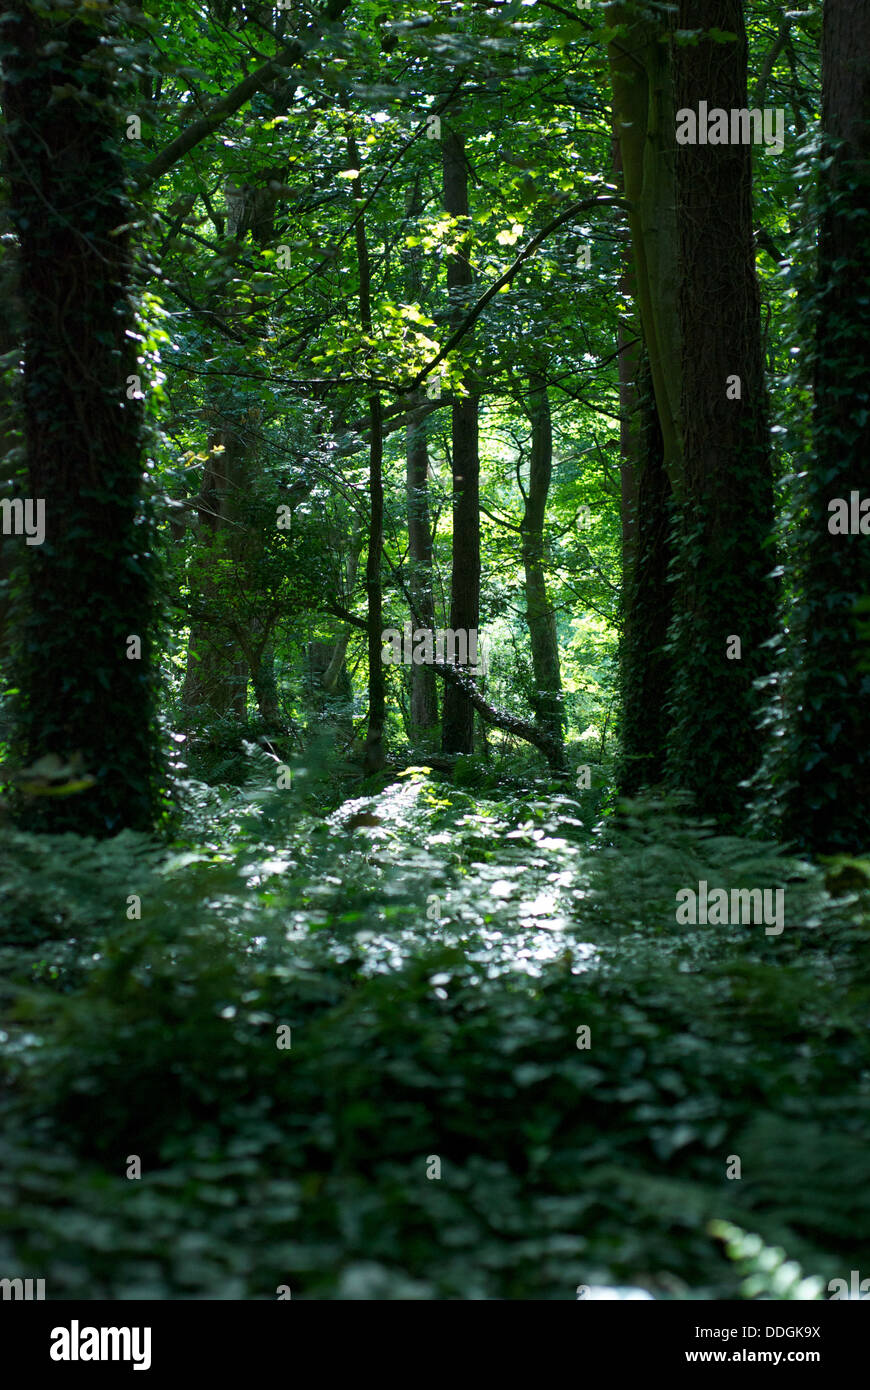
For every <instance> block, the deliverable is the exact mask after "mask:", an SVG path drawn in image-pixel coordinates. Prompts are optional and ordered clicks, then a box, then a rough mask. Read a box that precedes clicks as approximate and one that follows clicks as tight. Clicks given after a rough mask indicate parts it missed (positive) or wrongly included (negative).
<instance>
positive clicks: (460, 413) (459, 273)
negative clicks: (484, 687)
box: [441, 112, 480, 753]
mask: <svg viewBox="0 0 870 1390" xmlns="http://www.w3.org/2000/svg"><path fill="white" fill-rule="evenodd" d="M454 120H455V122H456V124H455V125H451V126H450V127H448V126H447V125H446V123H445V126H444V133H443V139H442V151H443V177H444V208H445V211H446V212H447V213H448V214H449V216H450V217H453V218H456V219H457V223H458V228H459V232H460V234H461V235H462V241H461V243H460V246H459V248H458V250H457V251H456V252H455V253H454V254H453V255H451V256H450V257H449V259H448V263H447V290H448V295H449V297H450V314H451V318H452V319H453V320H454V321H458V320H459V319H460V318H461V317H462V314H463V311H464V310H465V309H467V307H468V294H469V291H470V289H471V286H472V283H473V278H474V277H473V274H472V269H471V261H470V259H469V237H470V224H469V217H468V165H467V163H466V158H465V147H464V142H463V139H462V136H461V134H460V133H459V129H458V123H459V121H460V120H461V115H460V114H459V113H458V112H456V113H455V115H454ZM478 412H479V400H478V397H477V396H474V395H466V396H463V397H462V398H461V399H459V400H457V401H455V402H454V405H453V418H452V433H453V455H452V470H453V562H452V569H451V586H450V627H451V629H452V630H453V631H454V632H457V631H464V632H466V633H471V632H472V631H473V632H477V630H478V625H479V622H480V457H479V453H478ZM469 646H470V639H469ZM441 748H442V752H444V753H473V752H474V710H473V707H472V704H471V702H470V701H468V700H464V699H462V698H461V695H460V693H459V689H458V687H457V686H456V685H455V684H449V685H448V686H447V688H446V689H445V691H444V707H443V713H442V723H441Z"/></svg>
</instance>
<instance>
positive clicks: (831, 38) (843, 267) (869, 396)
mask: <svg viewBox="0 0 870 1390" xmlns="http://www.w3.org/2000/svg"><path fill="white" fill-rule="evenodd" d="M822 129H823V133H824V136H825V139H826V142H827V148H826V150H825V154H826V155H827V156H828V157H829V158H830V159H831V162H830V163H829V164H828V165H827V167H825V165H824V164H823V165H822V172H821V174H820V179H821V227H820V234H819V261H818V292H817V295H816V298H815V304H814V306H812V307H813V308H814V310H815V314H816V344H815V347H816V352H815V371H814V376H815V382H814V385H815V392H814V410H815V416H814V422H813V434H814V445H813V458H812V461H811V463H810V467H809V470H808V476H807V516H808V520H807V528H806V532H805V537H804V540H805V553H806V570H805V573H804V576H803V585H804V593H803V596H802V605H801V607H802V613H801V617H800V624H799V625H800V629H801V631H800V635H801V645H800V656H801V663H802V678H801V679H800V680H799V682H798V687H799V703H798V707H797V713H796V716H795V723H794V727H793V728H792V730H791V731H790V737H791V740H792V741H793V753H792V759H791V764H792V765H791V769H790V770H791V776H790V779H789V785H788V788H787V791H786V798H785V801H786V806H785V816H784V830H785V833H786V834H787V835H789V836H792V837H794V838H795V839H796V840H797V841H798V842H799V843H800V844H802V845H804V846H807V847H809V848H812V849H815V850H818V851H827V852H829V853H832V852H835V851H847V852H851V853H856V852H858V851H860V850H866V849H867V847H868V845H870V642H868V628H867V626H866V624H867V621H868V618H870V612H868V607H870V602H868V601H870V534H868V531H870V520H868V515H867V513H866V512H865V514H864V516H863V525H864V528H865V529H864V532H863V533H862V532H861V522H862V518H861V516H860V513H858V516H857V517H855V516H854V513H853V508H854V504H855V503H856V502H857V505H858V507H860V505H861V502H862V501H864V502H865V504H866V500H867V498H868V497H870V487H868V480H870V352H868V344H870V299H868V295H867V290H866V282H867V274H868V266H870V0H849V3H848V4H846V3H845V2H844V0H826V3H825V8H824V22H823V32H822ZM838 503H839V505H838ZM847 518H848V520H847ZM856 520H857V522H858V529H857V530H856V529H854V523H855V521H856ZM832 527H833V528H835V529H834V530H833V531H832V529H831V528H832ZM859 604H860V605H862V606H861V607H858V606H857V605H859ZM862 619H863V621H862ZM788 736H789V735H788V734H787V737H788Z"/></svg>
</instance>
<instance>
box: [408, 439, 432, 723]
mask: <svg viewBox="0 0 870 1390" xmlns="http://www.w3.org/2000/svg"><path fill="white" fill-rule="evenodd" d="M405 438H406V446H405V447H406V457H407V469H408V471H407V484H406V494H407V513H408V558H409V565H408V570H409V574H408V587H409V589H410V591H411V593H412V595H413V597H414V605H415V608H416V611H417V612H418V613H419V614H420V618H421V621H422V623H423V626H424V627H427V628H434V627H435V602H434V596H433V594H432V530H431V522H430V518H429V496H428V477H429V449H428V445H427V441H426V422H425V421H424V420H421V421H419V422H418V423H416V424H409V425H408V426H407V433H406V436H405ZM437 723H438V690H437V685H436V681H435V672H434V671H433V670H432V667H431V666H429V665H428V664H426V663H421V664H420V665H419V666H417V665H412V667H411V711H410V727H411V731H412V733H415V734H418V733H426V732H427V731H431V730H432V729H433V728H434V727H435V725H436V724H437Z"/></svg>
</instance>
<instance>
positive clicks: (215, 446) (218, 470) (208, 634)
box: [181, 422, 248, 719]
mask: <svg viewBox="0 0 870 1390" xmlns="http://www.w3.org/2000/svg"><path fill="white" fill-rule="evenodd" d="M246 464H247V458H246V444H245V441H244V440H243V438H242V435H241V428H240V426H239V425H238V424H230V423H229V422H224V423H223V427H222V428H221V429H219V430H217V431H216V432H215V433H214V434H212V436H211V437H210V439H209V461H208V463H207V464H206V465H205V469H204V472H203V481H202V488H201V490H200V495H199V499H198V502H197V513H198V516H199V529H198V535H197V544H196V549H195V554H194V559H193V561H192V568H191V571H190V576H189V578H190V585H191V591H192V595H191V606H192V610H193V613H192V618H191V625H190V637H189V640H188V651H187V668H186V671H185V677H184V686H183V688H182V695H181V703H182V708H183V709H184V710H185V711H186V713H187V714H188V717H189V715H190V714H191V713H192V712H193V710H195V709H207V710H209V711H210V713H211V714H213V715H216V716H218V717H223V716H225V715H228V714H233V715H235V716H236V717H237V718H239V719H242V718H244V715H245V707H246V693H247V682H248V663H247V661H246V659H245V655H244V652H243V650H242V647H241V644H240V643H239V641H238V638H237V637H236V635H235V634H234V632H233V631H232V624H231V623H230V622H229V621H228V620H227V613H226V604H227V599H226V595H225V594H224V593H223V585H225V583H226V580H225V574H224V570H223V566H222V565H221V560H222V559H225V558H226V557H227V555H230V556H232V555H233V554H234V552H235V553H236V558H237V559H239V558H240V556H239V555H238V553H237V552H238V547H239V540H238V538H237V537H236V536H235V534H234V530H235V526H236V522H237V514H238V509H239V497H240V493H241V490H242V488H243V487H244V484H245V477H246V472H247V469H246Z"/></svg>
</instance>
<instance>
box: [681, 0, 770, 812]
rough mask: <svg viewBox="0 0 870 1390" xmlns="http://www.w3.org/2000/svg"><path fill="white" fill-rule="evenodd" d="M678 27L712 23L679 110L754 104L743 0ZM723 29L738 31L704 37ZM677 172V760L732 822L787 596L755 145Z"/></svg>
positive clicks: (697, 5)
mask: <svg viewBox="0 0 870 1390" xmlns="http://www.w3.org/2000/svg"><path fill="white" fill-rule="evenodd" d="M679 28H681V29H701V30H702V31H703V32H702V34H701V37H700V38H699V40H698V41H697V43H693V44H685V45H677V46H676V48H675V56H674V88H675V104H676V106H677V108H678V109H684V108H691V109H692V110H694V111H696V112H697V111H698V108H699V103H700V102H701V101H706V102H707V103H708V104H709V107H710V109H712V108H714V107H717V108H724V110H726V111H729V110H731V109H735V108H745V107H746V106H747V93H746V34H745V29H744V24H743V8H742V5H741V3H740V0H692V3H690V0H681V4H680V7H679ZM717 28H718V29H719V30H722V31H725V32H727V33H731V34H735V35H736V36H737V38H736V39H734V40H726V41H724V42H721V41H715V40H714V39H711V38H709V37H707V31H709V30H711V29H717ZM676 174H677V221H678V230H679V255H680V295H679V312H680V336H681V342H682V396H681V411H682V417H683V478H682V492H681V494H678V495H679V496H680V500H681V501H682V504H683V505H682V515H681V535H680V542H679V555H678V566H677V573H678V581H679V584H678V593H679V597H678V602H677V617H676V619H675V623H674V628H673V646H674V687H673V706H672V712H671V727H670V733H671V740H670V749H669V768H670V772H671V775H672V777H673V779H674V780H675V781H676V782H677V783H678V784H679V785H680V786H682V787H685V788H687V789H689V790H690V791H692V792H693V793H694V794H695V797H696V800H697V803H698V805H699V807H700V808H701V809H702V810H704V811H705V812H709V813H714V814H717V815H718V816H719V817H720V819H721V820H722V821H723V822H725V823H727V822H733V821H734V820H735V819H736V818H737V817H738V815H739V813H740V811H741V809H742V807H743V805H744V803H745V801H746V796H745V793H744V792H743V791H742V789H741V786H740V783H741V782H742V781H743V780H744V779H745V778H748V777H749V776H751V775H752V773H753V772H754V771H755V770H756V768H757V765H758V762H759V759H760V754H761V747H762V742H761V735H760V732H759V730H758V727H757V697H756V695H755V692H754V690H753V682H754V681H756V680H757V679H759V678H760V677H761V676H763V675H764V673H765V672H766V670H767V666H768V658H767V654H766V652H765V650H764V647H763V644H764V643H765V642H767V641H768V640H769V639H770V637H771V635H772V633H773V630H774V626H775V598H776V595H775V588H774V584H773V581H772V580H771V579H770V577H769V576H770V572H771V570H772V569H773V556H772V554H771V551H770V550H769V549H768V548H767V543H768V541H769V538H770V533H771V527H772V522H773V488H772V481H771V465H770V455H769V444H768V433H767V419H766V399H765V385H764V374H763V368H762V349H761V325H760V311H759V294H758V284H757V280H756V273H755V247H754V244H753V223H752V171H751V155H750V147H749V146H748V145H743V144H734V145H710V144H700V143H699V144H694V145H692V144H685V145H678V146H677V159H676ZM738 378H739V398H737V396H736V395H735V392H737V390H738V387H737V386H735V380H736V379H738ZM729 397H732V398H729ZM665 456H666V460H667V444H665ZM735 643H739V646H738V645H735Z"/></svg>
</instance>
